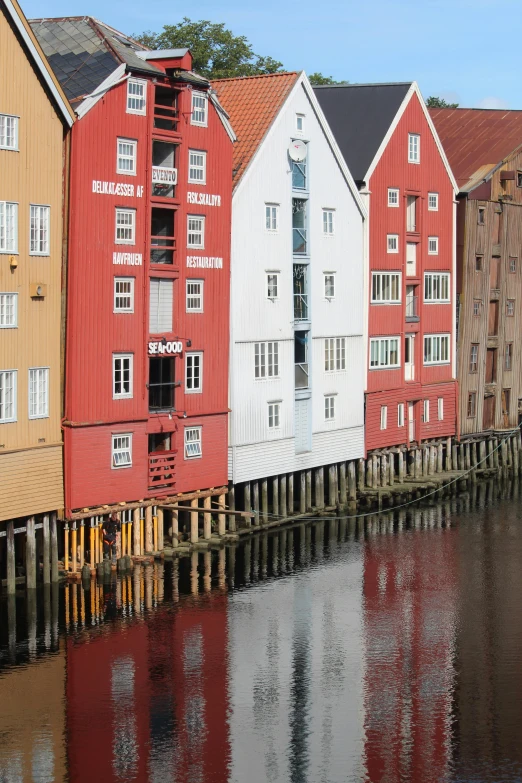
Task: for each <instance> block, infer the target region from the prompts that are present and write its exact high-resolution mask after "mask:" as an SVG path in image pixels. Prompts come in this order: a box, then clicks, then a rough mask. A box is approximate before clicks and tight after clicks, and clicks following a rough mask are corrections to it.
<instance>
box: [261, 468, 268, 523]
mask: <svg viewBox="0 0 522 783" xmlns="http://www.w3.org/2000/svg"><path fill="white" fill-rule="evenodd" d="M261 514H262V515H263V522H268V479H266V478H265V479H263V480H262V482H261Z"/></svg>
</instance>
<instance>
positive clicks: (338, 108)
mask: <svg viewBox="0 0 522 783" xmlns="http://www.w3.org/2000/svg"><path fill="white" fill-rule="evenodd" d="M412 83H413V82H401V83H396V84H341V85H326V86H321V87H319V86H317V87H314V92H315V95H316V98H317V100H318V101H319V104H320V106H321V109H322V110H323V112H324V114H325V117H326V119H327V120H328V124H329V125H330V128H331V129H332V133H333V134H334V136H335V140H336V141H337V144H338V145H339V148H340V150H341V152H342V154H343V157H344V159H345V161H346V163H347V165H348V168H349V169H350V172H351V174H352V177H353V178H354V180H355V181H356V182H362V181H363V180H364V178H365V175H366V172H367V171H368V169H369V168H370V165H371V163H372V161H373V159H374V157H375V155H376V153H377V150H378V149H379V147H380V145H381V142H382V140H383V139H384V137H385V136H386V133H387V132H388V128H389V127H390V125H391V124H392V122H393V118H394V117H395V115H396V114H397V111H398V110H399V107H400V105H401V103H402V101H403V99H404V97H405V95H406V93H407V92H408V90H409V89H410V87H411V85H412Z"/></svg>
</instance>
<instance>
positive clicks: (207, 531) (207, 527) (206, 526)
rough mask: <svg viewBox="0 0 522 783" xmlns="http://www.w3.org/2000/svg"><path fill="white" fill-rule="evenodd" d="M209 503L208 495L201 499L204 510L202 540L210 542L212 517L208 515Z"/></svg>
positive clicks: (210, 499)
mask: <svg viewBox="0 0 522 783" xmlns="http://www.w3.org/2000/svg"><path fill="white" fill-rule="evenodd" d="M211 501H212V498H211V497H210V495H208V496H207V497H206V498H203V508H204V509H205V511H204V512H203V538H204V539H205V541H210V537H211V535H212V516H211V513H210V504H211Z"/></svg>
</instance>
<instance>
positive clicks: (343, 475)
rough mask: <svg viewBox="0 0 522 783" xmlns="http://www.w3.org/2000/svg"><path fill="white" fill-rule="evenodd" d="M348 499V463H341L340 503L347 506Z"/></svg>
mask: <svg viewBox="0 0 522 783" xmlns="http://www.w3.org/2000/svg"><path fill="white" fill-rule="evenodd" d="M347 499H348V494H347V485H346V462H341V464H340V465H339V503H340V504H341V505H342V506H345V505H346V501H347Z"/></svg>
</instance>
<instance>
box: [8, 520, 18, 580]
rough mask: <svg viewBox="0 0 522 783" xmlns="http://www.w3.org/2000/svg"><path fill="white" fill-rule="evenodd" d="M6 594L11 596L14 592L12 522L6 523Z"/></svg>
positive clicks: (14, 572)
mask: <svg viewBox="0 0 522 783" xmlns="http://www.w3.org/2000/svg"><path fill="white" fill-rule="evenodd" d="M6 532H7V592H8V594H13V595H14V592H15V590H16V567H15V538H14V522H13V520H10V521H9V522H8V523H7V531H6Z"/></svg>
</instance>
